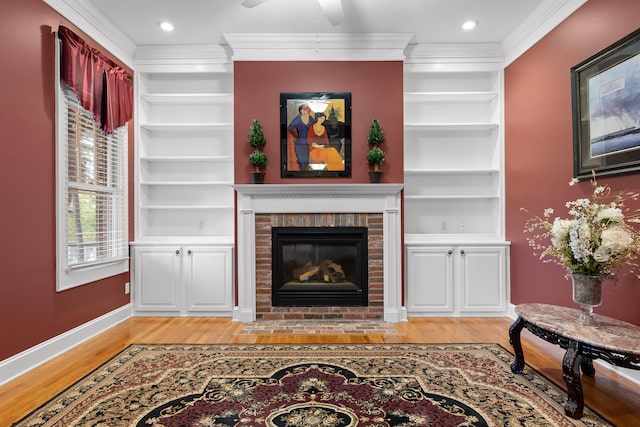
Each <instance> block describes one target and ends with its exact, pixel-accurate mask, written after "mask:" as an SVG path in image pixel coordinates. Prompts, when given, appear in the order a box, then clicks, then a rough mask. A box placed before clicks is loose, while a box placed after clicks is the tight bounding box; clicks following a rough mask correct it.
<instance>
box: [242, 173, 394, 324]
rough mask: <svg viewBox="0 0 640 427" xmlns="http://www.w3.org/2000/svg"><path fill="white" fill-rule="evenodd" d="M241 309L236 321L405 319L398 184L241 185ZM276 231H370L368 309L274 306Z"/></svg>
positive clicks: (391, 320)
mask: <svg viewBox="0 0 640 427" xmlns="http://www.w3.org/2000/svg"><path fill="white" fill-rule="evenodd" d="M235 188H236V191H237V194H238V202H237V218H238V221H237V227H238V238H237V266H238V274H237V279H238V280H237V296H236V301H237V304H236V306H235V307H234V313H233V319H234V320H236V321H242V322H253V321H256V320H260V319H323V318H324V319H384V320H385V321H388V322H398V321H402V320H406V311H405V310H404V309H403V307H402V301H401V298H402V274H401V272H402V264H401V259H402V257H401V255H402V250H401V232H400V223H401V209H400V191H401V190H402V185H399V184H310V185H300V184H292V185H288V184H269V185H236V186H235ZM272 227H366V228H367V230H368V236H369V237H368V247H367V249H368V250H367V256H368V259H367V266H368V289H369V295H368V304H367V305H365V306H359V307H331V306H324V307H311V306H305V307H301V306H293V307H274V306H273V305H272V301H271V292H272V290H271V286H272V277H273V271H272V265H271V264H272V263H271V260H272V258H271V250H272V242H271V231H272Z"/></svg>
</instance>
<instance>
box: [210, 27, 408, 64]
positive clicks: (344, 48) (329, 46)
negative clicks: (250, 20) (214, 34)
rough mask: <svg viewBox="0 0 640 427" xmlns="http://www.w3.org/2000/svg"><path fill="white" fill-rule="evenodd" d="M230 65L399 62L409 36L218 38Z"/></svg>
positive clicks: (230, 35) (344, 35)
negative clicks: (226, 47)
mask: <svg viewBox="0 0 640 427" xmlns="http://www.w3.org/2000/svg"><path fill="white" fill-rule="evenodd" d="M222 36H223V38H224V40H225V41H226V42H227V43H228V45H229V47H230V49H231V50H232V52H233V56H232V58H233V60H234V61H394V60H396V61H402V60H404V57H405V55H404V50H405V48H406V47H407V45H408V43H409V42H410V41H411V39H412V38H413V34H411V33H390V34H376V33H370V34H273V33H271V34H265V33H263V34H249V33H246V34H245V33H234V34H231V33H227V34H223V35H222Z"/></svg>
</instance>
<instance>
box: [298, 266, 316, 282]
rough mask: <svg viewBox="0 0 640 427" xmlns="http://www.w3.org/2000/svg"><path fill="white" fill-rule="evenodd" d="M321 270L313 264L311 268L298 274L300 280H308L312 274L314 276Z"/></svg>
mask: <svg viewBox="0 0 640 427" xmlns="http://www.w3.org/2000/svg"><path fill="white" fill-rule="evenodd" d="M319 271H320V267H319V266H317V265H315V266H311V267H310V268H309V270H307V271H306V272H305V273H302V274H301V275H300V276H298V280H300V281H301V282H304V281H306V280H307V279H309V278H311V277H312V276H314V275H315V274H317V273H318V272H319Z"/></svg>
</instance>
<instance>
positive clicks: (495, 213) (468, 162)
mask: <svg viewBox="0 0 640 427" xmlns="http://www.w3.org/2000/svg"><path fill="white" fill-rule="evenodd" d="M467 68H468V70H466V71H462V70H460V69H458V68H457V69H456V70H455V71H447V67H446V66H444V65H443V66H442V67H438V68H437V69H427V70H424V69H420V68H417V66H415V65H414V66H413V67H412V66H411V65H407V66H406V68H405V95H404V96H405V138H404V153H405V154H404V167H405V191H404V195H405V196H404V201H405V207H404V213H405V233H406V240H408V241H410V242H414V243H417V242H436V241H441V240H443V239H444V240H450V241H458V240H469V239H475V240H477V241H480V242H481V241H487V240H501V239H503V236H504V232H503V211H504V207H503V187H504V186H503V182H502V176H503V166H502V164H503V155H502V152H503V148H502V147H503V144H502V131H501V122H502V101H501V99H502V97H501V87H502V71H500V70H499V69H495V70H491V69H486V67H482V68H481V70H480V71H477V70H475V69H474V67H473V66H471V65H469V66H468V67H467Z"/></svg>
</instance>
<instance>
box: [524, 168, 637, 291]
mask: <svg viewBox="0 0 640 427" xmlns="http://www.w3.org/2000/svg"><path fill="white" fill-rule="evenodd" d="M577 182H578V180H577V179H572V180H571V181H570V182H569V185H570V186H574V185H575V184H576V183H577ZM591 184H592V186H593V195H592V197H591V199H584V198H583V199H577V200H574V201H570V202H567V203H566V204H565V206H566V208H567V210H568V214H569V216H570V218H569V219H562V218H559V217H556V218H554V219H553V220H552V219H551V218H552V215H553V213H554V210H553V209H551V208H547V209H545V210H544V212H543V214H542V216H541V217H540V216H535V217H533V218H531V219H529V220H528V221H527V222H526V224H525V228H524V231H525V232H526V233H529V234H530V236H529V237H527V241H528V242H529V246H531V247H532V248H533V252H534V254H535V255H539V256H540V259H542V260H543V262H554V263H556V264H558V265H561V266H563V267H565V269H566V271H567V274H584V275H587V276H596V277H600V278H602V279H606V278H614V277H615V275H616V272H617V271H618V269H619V268H620V267H625V268H626V269H627V270H628V271H629V272H630V273H632V274H634V275H635V276H636V277H638V278H640V275H638V273H637V270H638V267H639V266H638V255H639V254H640V233H639V232H638V227H639V224H640V210H637V209H636V210H631V209H629V208H627V207H626V206H625V202H626V201H628V200H634V201H637V200H638V194H637V193H633V192H626V191H622V192H620V193H617V194H612V192H611V188H610V187H608V186H599V185H598V183H597V181H596V177H595V173H594V174H593V178H592V180H591ZM522 210H524V211H526V212H529V211H527V210H526V209H524V208H522Z"/></svg>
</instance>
